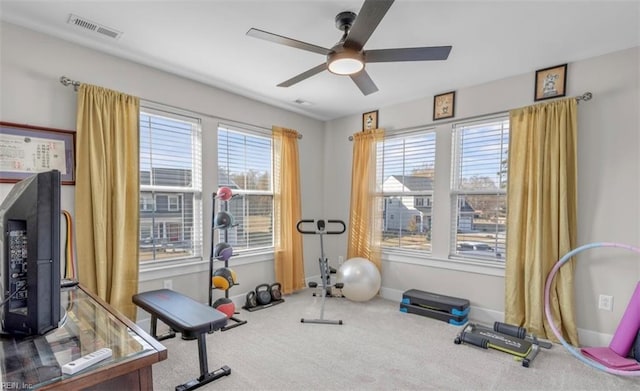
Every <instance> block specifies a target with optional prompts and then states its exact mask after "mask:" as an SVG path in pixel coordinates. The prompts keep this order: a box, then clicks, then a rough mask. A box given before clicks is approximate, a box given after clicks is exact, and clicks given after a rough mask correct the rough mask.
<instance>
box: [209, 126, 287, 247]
mask: <svg viewBox="0 0 640 391" xmlns="http://www.w3.org/2000/svg"><path fill="white" fill-rule="evenodd" d="M221 131H225V132H231V133H235V134H239V135H242V136H243V137H245V139H246V137H256V138H262V139H265V140H268V141H269V154H268V155H269V163H268V166H269V174H270V177H269V187H270V189H269V190H257V189H256V190H248V189H239V188H234V189H232V190H233V194H234V196H242V197H247V196H268V197H271V206H270V219H271V221H270V230H271V240H270V244H269V245H265V246H256V247H248V248H244V247H242V248H241V247H238V246H237V245H236V246H234V256H239V257H247V256H253V255H256V254H263V253H273V252H274V251H275V231H274V216H273V212H274V199H275V193H274V187H273V186H274V179H273V175H274V168H275V166H274V162H273V137H272V134H271V132H270V131H268V130H265V129H259V128H256V127H252V126H249V125H245V124H231V123H228V122H220V123H218V126H217V133H216V141H215V142H216V150H217V151H218V156H217V157H216V167H217V170H218V176H217V178H218V179H217V181H216V182H220V175H221V173H220V168H221V165H220V160H219V159H220V157H221V154H220V133H221ZM250 169H251V168H250ZM226 185H228V184H221V183H216V184H215V189H216V190H217V189H218V188H219V187H220V186H226ZM230 202H235V200H233V199H232V200H231V201H230ZM220 210H224V205H222V203H221V202H216V210H215V211H214V213H217V212H218V211H220ZM244 217H245V216H242V219H243V220H244ZM238 226H240V224H238ZM245 228H246V227H245ZM214 231H215V232H214V237H213V238H212V239H213V240H214V241H215V243H219V242H222V241H224V236H223V235H224V231H223V230H218V229H216V230H214ZM243 235H244V236H245V238H246V236H247V235H249V233H243ZM244 240H245V241H247V242H248V241H249V240H248V239H244ZM232 246H233V244H232Z"/></svg>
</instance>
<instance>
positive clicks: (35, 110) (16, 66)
mask: <svg viewBox="0 0 640 391" xmlns="http://www.w3.org/2000/svg"><path fill="white" fill-rule="evenodd" d="M0 33H1V37H0V120H2V121H9V122H17V123H25V124H31V125H37V126H45V127H53V128H60V129H69V130H73V129H74V128H75V94H74V92H73V90H72V89H71V88H68V87H63V86H62V85H61V84H60V83H59V81H58V79H59V77H60V76H62V75H65V76H68V77H71V78H73V79H75V80H80V81H83V82H87V83H91V84H96V85H101V86H104V87H107V88H111V89H114V90H119V91H122V92H126V93H129V94H132V95H137V96H140V97H141V98H143V99H148V100H152V101H157V102H161V103H164V104H167V105H173V106H176V107H181V108H185V109H189V110H192V111H196V112H201V113H205V114H207V115H208V117H206V118H205V120H204V123H203V126H204V143H205V149H204V154H205V158H204V165H205V168H204V173H205V181H204V182H205V189H204V194H205V195H206V194H211V192H212V191H213V189H214V181H215V180H214V179H213V178H216V175H215V174H216V173H215V154H213V153H211V154H207V151H210V152H213V151H212V150H211V148H215V127H216V124H217V120H216V117H223V118H229V119H233V120H236V121H242V122H247V123H251V124H255V125H257V126H262V127H267V128H269V127H270V126H271V125H273V124H275V125H280V126H285V127H289V128H293V129H297V130H298V131H300V132H301V133H302V134H303V136H304V138H303V140H302V141H301V142H300V156H301V162H300V163H301V181H302V197H303V203H302V207H303V217H305V218H310V219H316V218H338V219H343V220H345V221H348V218H349V194H350V187H351V185H350V183H351V182H350V181H351V178H350V169H351V156H352V152H351V148H352V144H351V142H349V141H348V139H347V138H348V136H350V135H351V134H353V133H355V132H357V131H359V130H360V127H361V118H360V115H354V116H349V117H346V118H341V119H337V120H334V121H330V122H327V123H322V122H320V121H317V120H314V119H310V118H307V117H304V116H301V115H298V114H295V113H291V112H288V111H285V110H282V109H279V108H274V107H272V106H269V105H265V104H262V103H259V102H256V101H253V100H250V99H247V98H244V97H241V96H238V95H234V94H231V93H228V92H225V91H221V90H218V89H215V88H211V87H207V86H204V85H202V84H200V83H197V82H193V81H190V80H187V79H184V78H181V77H177V76H173V75H170V74H168V73H165V72H162V71H158V70H154V69H152V68H149V67H146V66H142V65H139V64H135V63H132V62H129V61H125V60H120V59H117V58H114V57H111V56H108V55H105V54H101V53H98V52H95V51H92V50H88V49H86V48H83V47H80V46H77V45H74V44H70V43H67V42H65V41H61V40H58V39H54V38H50V37H47V36H45V35H42V34H40V33H36V32H33V31H30V30H26V29H23V28H21V27H17V26H15V25H12V24H7V23H2V24H0ZM638 57H639V49H638V48H634V49H631V50H626V51H622V52H617V53H612V54H610V55H606V56H602V57H598V58H593V59H588V60H584V61H580V62H576V63H570V64H569V71H568V95H577V94H582V93H583V92H585V91H591V92H593V94H594V99H593V100H592V101H590V102H586V103H581V104H580V108H579V145H578V148H579V220H578V224H579V228H578V241H579V244H586V243H590V242H594V241H616V242H623V243H628V244H633V245H640V223H639V222H640V219H639V218H640V205H639V201H640V153H639V151H640V139H639V136H638V130H639V122H640V121H639V118H638V107H639V106H640V99H639V96H638V95H639V92H638V91H639V89H638V83H639V81H638V69H640V68H639V62H638ZM550 65H553V64H550ZM534 71H535V70H534V69H532V70H531V72H530V73H529V74H526V75H520V76H516V77H511V78H507V79H503V80H497V81H494V82H491V83H487V84H484V85H479V86H472V87H464V86H452V89H455V90H456V91H457V92H456V100H457V102H456V119H462V118H467V117H471V116H476V115H483V114H487V113H493V112H500V111H505V110H508V109H510V108H516V107H521V106H526V105H529V104H532V103H533V98H532V95H533V91H532V89H533V77H534ZM440 92H442V91H425V98H424V99H420V100H416V101H412V102H407V103H403V104H399V105H395V106H391V107H381V108H378V107H372V108H371V109H372V110H375V109H378V110H379V120H380V126H381V127H383V128H386V129H387V130H388V131H393V130H394V129H404V128H409V127H413V126H418V125H425V124H430V123H432V121H431V117H432V113H431V108H432V96H433V95H435V94H436V93H440ZM437 131H438V145H437V147H438V151H446V150H448V149H450V145H449V144H448V143H447V142H446V138H443V137H441V134H442V133H443V132H448V131H449V130H448V127H447V126H446V125H442V124H439V125H438V129H437ZM206 145H208V146H210V148H209V149H207V147H206ZM437 159H438V161H437V162H436V164H438V162H445V163H446V164H448V163H447V162H446V160H447V159H448V156H447V155H446V154H439V155H438V157H437ZM319 162H322V164H319ZM440 166H444V165H443V164H440ZM336 173H345V174H344V175H336ZM436 175H437V176H438V178H443V177H444V178H448V175H449V174H448V172H437V173H436ZM10 187H11V186H10V185H6V184H3V185H0V199H3V198H4V196H5V195H6V194H7V192H8V191H9V189H10ZM447 188H448V181H443V180H437V181H436V190H437V191H440V192H442V191H444V192H445V193H446V191H447ZM73 191H74V188H73V187H72V186H65V187H64V188H63V193H62V197H63V208H65V209H68V210H71V211H73V205H74V196H73ZM445 198H446V197H445ZM207 199H208V197H205V200H207ZM436 202H438V201H436ZM439 202H440V205H444V206H445V207H444V208H442V207H441V208H439V209H438V208H437V206H436V208H435V209H434V223H435V224H438V223H437V221H444V220H447V219H448V210H447V209H446V207H447V206H448V204H447V203H448V198H447V200H440V201H439ZM204 206H205V211H204V213H205V215H204V217H205V222H204V228H205V233H206V234H207V235H205V239H208V227H210V222H209V221H208V218H207V216H210V215H211V210H210V208H211V205H208V203H207V202H205V205H204ZM346 238H347V235H346V234H345V235H340V236H337V235H336V236H328V237H326V240H325V247H326V253H327V254H326V255H327V256H328V257H330V259H332V260H335V259H336V258H337V257H338V256H340V255H342V256H344V255H345V254H346V240H347V239H346ZM304 240H305V242H304V243H305V246H304V248H305V270H306V274H307V276H314V275H317V274H318V266H317V258H318V257H319V241H318V240H317V238H316V237H313V236H306V237H305V239H304ZM433 240H434V242H439V243H446V242H447V240H448V234H446V233H444V231H443V230H440V231H438V232H434V236H433ZM205 243H206V240H205ZM204 247H205V249H204V250H205V251H204V255H205V259H206V258H208V246H207V245H206V244H205V246H204ZM445 247H446V246H445ZM440 248H443V247H442V246H440ZM583 254H584V255H581V256H579V257H578V259H579V261H578V268H577V273H576V293H577V295H576V296H577V313H578V325H579V327H580V328H581V330H585V332H589V331H591V332H593V333H596V334H597V333H604V334H612V333H613V332H614V331H615V326H616V325H617V323H618V321H619V319H620V317H621V316H622V312H623V311H624V309H625V308H626V302H627V300H628V299H629V297H630V295H631V293H632V291H633V289H634V287H635V285H636V282H637V281H638V280H639V279H640V263H639V262H638V257H637V256H633V255H631V254H628V253H625V252H622V251H615V250H593V251H592V252H590V253H583ZM446 257H447V254H446V253H442V252H441V253H436V254H434V258H438V259H442V258H446ZM206 265H207V263H206V261H205V262H201V263H199V264H195V265H189V266H185V267H182V268H179V269H175V270H168V271H167V270H164V271H163V270H160V271H155V272H152V273H146V275H143V276H141V278H142V279H143V280H144V282H142V283H141V289H142V290H147V289H152V288H159V287H162V281H163V279H165V278H167V277H166V276H167V275H169V276H171V278H172V279H173V284H174V288H175V289H177V290H180V291H182V292H185V293H187V294H189V295H192V296H193V297H196V298H198V299H200V300H202V301H205V300H206V297H207V273H206V272H202V271H201V270H207V266H206ZM234 268H235V270H236V272H237V273H238V276H239V279H240V283H241V285H240V286H239V287H237V288H234V291H232V292H234V293H233V294H234V295H238V296H242V295H243V294H244V293H245V292H247V291H248V290H251V289H252V288H253V287H255V286H256V285H257V284H259V283H262V282H266V281H271V280H272V279H273V263H272V261H266V262H240V261H239V263H238V264H237V266H235V267H234ZM411 288H417V289H425V290H431V291H435V292H439V293H441V294H448V295H453V296H459V297H465V298H468V299H470V300H471V302H472V305H473V306H474V308H476V309H478V313H480V314H484V315H486V316H489V317H491V316H493V317H499V316H501V314H502V311H503V310H504V303H503V302H504V283H503V278H502V277H501V273H500V271H490V272H488V273H487V271H486V270H482V269H480V270H476V271H474V272H468V271H460V270H452V269H448V268H442V267H435V266H424V265H416V264H412V263H404V262H397V261H389V260H385V261H384V263H383V293H384V294H385V295H386V296H387V297H392V298H394V297H398V295H399V294H401V292H403V291H404V290H407V289H411ZM235 292H237V293H235ZM601 293H604V294H610V295H613V296H614V311H613V312H603V311H600V310H597V300H596V299H597V296H598V294H601Z"/></svg>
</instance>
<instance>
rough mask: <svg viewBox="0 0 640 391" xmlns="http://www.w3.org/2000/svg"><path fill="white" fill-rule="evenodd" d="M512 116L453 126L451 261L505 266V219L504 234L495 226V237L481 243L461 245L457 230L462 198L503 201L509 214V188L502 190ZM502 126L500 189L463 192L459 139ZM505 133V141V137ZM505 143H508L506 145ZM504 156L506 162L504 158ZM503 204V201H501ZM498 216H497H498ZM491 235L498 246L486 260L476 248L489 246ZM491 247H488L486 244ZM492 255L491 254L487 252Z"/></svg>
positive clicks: (495, 246)
mask: <svg viewBox="0 0 640 391" xmlns="http://www.w3.org/2000/svg"><path fill="white" fill-rule="evenodd" d="M509 122H510V121H509V115H508V113H504V114H499V115H491V116H485V117H479V118H475V119H473V120H468V121H459V122H454V123H452V125H451V150H452V151H451V181H450V205H451V208H450V211H449V212H450V215H451V221H450V235H449V258H450V259H452V260H464V261H466V262H472V263H476V264H492V265H498V266H499V267H502V268H504V265H505V256H506V240H507V239H506V235H507V231H506V218H505V219H504V224H503V226H504V228H503V231H500V230H499V227H498V226H499V225H500V224H499V223H498V222H496V223H495V226H496V231H495V232H494V233H487V234H485V235H484V236H485V238H481V239H479V240H478V241H473V240H465V241H462V242H460V243H459V242H458V235H459V232H458V228H459V211H460V210H461V209H462V206H460V200H461V198H462V199H463V200H464V202H465V203H467V200H466V198H465V197H473V196H486V197H493V196H495V197H497V198H501V197H502V198H504V200H503V201H502V202H503V203H504V205H505V211H504V213H505V214H506V198H507V188H506V185H504V186H502V184H503V183H504V184H506V181H507V178H508V176H507V173H506V166H507V164H508V159H509V154H508V147H509V145H508V143H509V142H508V140H509V132H510V130H511V125H510V123H509ZM497 123H499V124H501V125H500V149H499V151H500V152H499V156H500V162H501V163H500V164H501V166H502V167H501V168H500V169H499V171H498V173H497V174H498V177H499V178H500V179H499V180H498V185H497V186H495V187H494V188H491V189H487V190H477V189H469V190H467V189H463V188H462V186H461V183H459V182H460V181H459V179H460V175H459V173H460V171H461V170H462V168H461V167H460V166H459V164H458V162H460V153H461V145H460V144H461V141H460V137H462V135H461V133H462V132H464V131H465V130H466V129H469V128H470V127H474V128H481V127H482V126H490V125H491V124H497ZM505 133H506V137H505ZM505 139H506V141H505ZM503 156H504V158H503ZM498 202H500V201H498ZM475 212H476V211H474V212H473V214H472V216H471V219H473V218H475V215H476V213H475ZM496 213H497V212H496ZM501 232H503V236H504V239H503V240H502V241H501V243H498V241H499V239H500V238H499V235H500V233H501ZM489 235H493V239H494V243H495V245H494V246H493V247H492V251H491V252H493V253H494V255H491V256H490V255H487V256H485V255H484V254H483V253H482V252H481V250H476V247H478V246H480V245H481V244H485V243H486V239H487V238H488V236H489ZM459 244H460V245H462V246H465V245H466V247H470V248H472V249H473V250H470V251H459V250H458V248H459V247H458V245H459ZM487 244H488V243H487ZM486 252H489V251H486Z"/></svg>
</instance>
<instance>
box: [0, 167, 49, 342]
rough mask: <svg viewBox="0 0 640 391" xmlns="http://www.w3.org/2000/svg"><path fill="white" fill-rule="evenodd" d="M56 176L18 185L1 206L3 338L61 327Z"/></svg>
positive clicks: (43, 174)
mask: <svg viewBox="0 0 640 391" xmlns="http://www.w3.org/2000/svg"><path fill="white" fill-rule="evenodd" d="M60 213H61V210H60V171H57V170H52V171H45V172H40V173H36V174H34V175H32V176H30V177H28V178H25V179H23V180H21V181H20V182H18V183H16V184H15V185H14V186H13V187H12V188H11V190H10V191H9V194H8V195H7V197H6V198H5V199H4V201H3V202H2V204H1V205H0V229H1V230H2V237H1V238H0V249H1V254H0V274H1V275H0V285H1V286H0V292H1V295H2V301H1V303H2V308H0V313H1V325H2V333H3V334H11V335H24V336H30V335H42V334H45V333H46V332H48V331H50V330H52V329H55V328H57V327H58V324H59V322H60Z"/></svg>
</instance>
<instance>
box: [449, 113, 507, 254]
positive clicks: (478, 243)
mask: <svg viewBox="0 0 640 391" xmlns="http://www.w3.org/2000/svg"><path fill="white" fill-rule="evenodd" d="M452 146H453V151H452V154H453V157H454V159H453V161H454V163H453V167H452V170H453V173H452V182H451V198H452V199H451V205H456V206H457V207H456V208H452V217H451V218H452V224H451V226H452V229H453V230H454V232H452V234H451V242H450V252H451V255H452V256H454V257H462V258H474V259H479V260H487V261H497V262H500V263H503V262H504V256H505V253H506V235H507V232H506V214H507V210H506V193H507V159H508V146H509V118H508V117H506V116H502V117H498V118H488V119H483V120H478V121H473V122H466V123H461V124H456V125H454V127H453V138H452Z"/></svg>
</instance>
